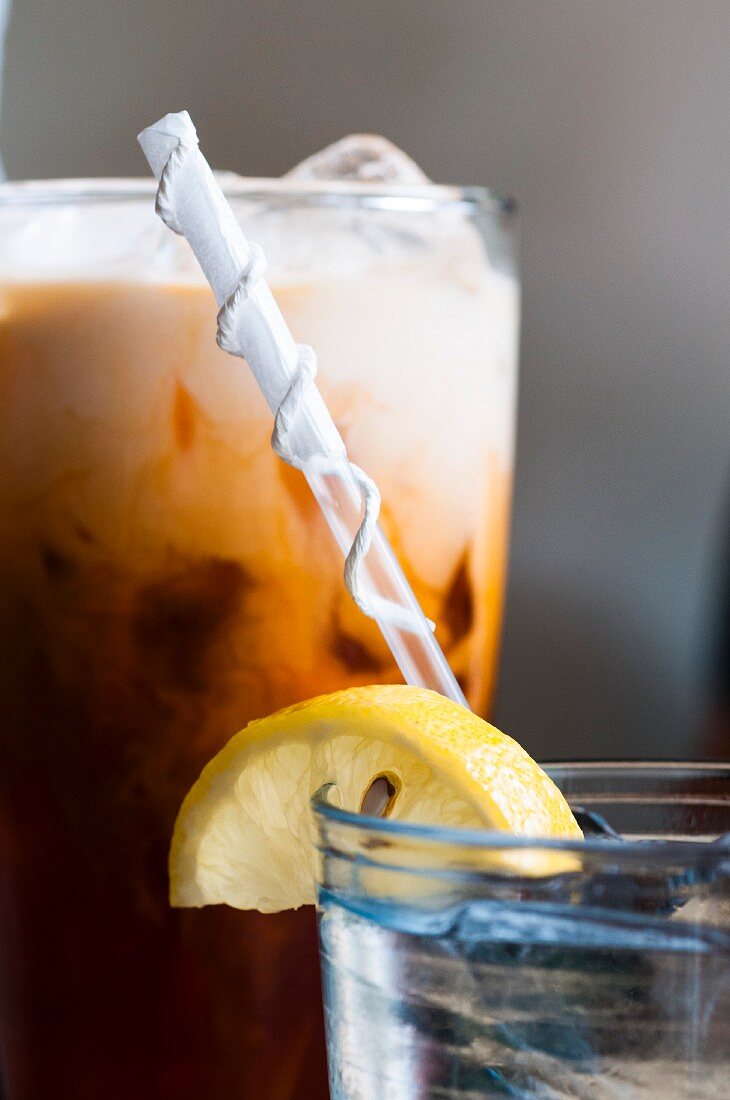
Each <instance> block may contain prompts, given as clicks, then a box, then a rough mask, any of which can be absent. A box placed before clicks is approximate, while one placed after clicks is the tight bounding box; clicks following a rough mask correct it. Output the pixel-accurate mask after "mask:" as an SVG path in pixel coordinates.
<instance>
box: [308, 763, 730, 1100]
mask: <svg viewBox="0 0 730 1100" xmlns="http://www.w3.org/2000/svg"><path fill="white" fill-rule="evenodd" d="M549 770H551V772H552V774H553V776H554V778H555V779H556V781H557V782H558V784H559V786H560V787H561V788H562V789H563V791H564V792H565V794H566V795H567V796H568V799H569V801H570V802H571V803H572V804H573V805H574V806H575V807H578V806H580V807H582V809H583V811H584V813H583V818H582V820H583V821H584V823H585V825H586V826H587V828H586V833H587V837H588V838H587V839H586V840H585V841H584V842H572V843H568V842H559V841H545V842H539V841H523V840H517V839H509V838H505V837H503V836H500V835H499V834H496V833H486V832H485V833H478V832H477V833H469V832H459V831H446V830H438V829H433V828H424V827H422V826H408V825H404V824H402V823H398V822H396V821H388V820H378V819H373V818H363V817H359V816H357V815H352V814H348V813H346V812H345V811H343V810H340V809H337V808H334V807H333V806H332V805H330V804H329V802H328V800H327V796H326V795H325V794H320V796H319V797H318V798H317V799H316V800H315V811H316V818H317V822H318V829H319V837H320V850H321V881H320V886H319V930H320V944H321V958H322V968H323V981H324V1003H325V1019H326V1028H327V1038H328V1051H329V1064H330V1083H331V1090H332V1097H333V1100H379V1098H382V1097H385V1096H388V1097H391V1096H392V1097H398V1100H421V1098H426V1097H428V1098H433V1100H436V1098H438V1100H447V1098H452V1097H453V1098H454V1100H456V1098H457V1097H460V1098H462V1097H463V1098H465V1097H474V1098H476V1097H485V1096H494V1097H507V1096H511V1097H519V1098H520V1100H567V1098H575V1097H577V1098H584V1100H609V1098H610V1100H648V1098H649V1097H657V1098H660V1100H668V1098H669V1097H671V1100H705V1098H707V1100H709V1098H713V1100H719V1098H721V1097H724V1096H727V1095H728V1090H729V1088H730V836H727V835H725V836H723V834H728V833H730V767H728V766H725V765H721V764H717V765H713V764H710V765H700V764H697V765H692V764H686V765H681V764H658V765H655V764H634V763H632V764H572V765H565V766H562V765H561V766H556V767H554V768H551V769H549ZM586 811H587V813H586ZM602 821H605V822H608V825H609V827H604V826H603V825H602ZM589 826H590V827H591V829H592V830H595V833H596V835H590V834H589V832H588V827H589ZM611 827H612V828H611ZM612 829H614V830H618V833H620V834H621V836H620V837H619V836H618V834H614V833H613V832H612ZM541 863H542V864H543V867H544V872H545V873H541V871H540V865H541ZM520 867H521V868H522V870H520Z"/></svg>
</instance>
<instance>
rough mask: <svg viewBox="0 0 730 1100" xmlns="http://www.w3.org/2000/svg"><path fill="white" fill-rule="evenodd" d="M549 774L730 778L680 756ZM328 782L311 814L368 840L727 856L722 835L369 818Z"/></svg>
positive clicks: (657, 857)
mask: <svg viewBox="0 0 730 1100" xmlns="http://www.w3.org/2000/svg"><path fill="white" fill-rule="evenodd" d="M541 767H543V768H544V769H545V771H547V772H548V774H550V773H551V772H557V771H561V770H562V771H568V770H570V771H572V772H574V773H576V774H580V773H581V772H582V773H584V774H587V773H589V772H591V771H593V772H605V773H610V772H611V771H614V772H616V771H618V772H623V773H630V772H632V771H639V772H645V773H647V774H650V773H652V772H653V773H657V774H660V775H661V774H664V775H666V776H669V775H670V774H671V773H672V772H678V771H679V772H683V773H687V774H688V775H690V774H694V775H701V774H703V773H705V774H707V775H708V776H711V777H718V776H726V777H727V778H728V780H730V763H726V762H724V761H682V760H595V761H591V760H581V761H551V762H548V763H544V764H542V765H541ZM332 786H333V784H324V785H323V786H322V787H320V788H319V790H318V791H316V792H315V794H314V795H313V796H312V798H311V807H312V810H313V811H314V815H315V818H319V819H321V820H322V821H324V822H328V823H331V824H336V825H341V826H345V828H346V829H348V830H352V831H353V832H354V831H356V830H359V831H360V832H366V833H369V834H372V838H373V840H374V841H375V842H376V843H377V841H378V840H382V841H383V842H385V841H386V840H388V841H391V842H393V841H397V840H404V841H420V842H422V843H424V844H427V845H429V846H430V847H431V848H433V849H434V850H438V849H441V848H443V849H447V848H450V849H452V850H453V849H454V848H461V849H467V850H472V851H474V850H477V849H484V850H490V851H493V850H495V849H502V850H512V851H515V850H516V851H527V850H532V851H552V852H573V853H579V854H583V855H596V856H600V857H601V859H604V860H605V858H606V857H607V856H608V855H609V854H610V855H611V857H612V858H615V859H624V858H626V859H630V860H634V859H637V858H638V859H641V860H642V861H644V862H652V863H653V862H657V863H661V862H665V861H666V860H667V859H668V858H671V859H673V860H674V859H677V858H681V859H682V860H686V861H690V862H696V861H700V860H701V861H705V860H707V859H708V858H710V859H712V860H717V859H718V858H719V859H726V858H728V857H730V835H728V836H727V837H725V834H721V836H722V838H723V839H720V838H716V839H713V840H686V839H680V840H673V839H662V840H651V841H650V842H648V841H646V840H621V841H618V840H613V839H610V838H605V837H604V838H588V839H583V840H564V839H559V838H554V837H539V836H537V837H523V836H512V835H511V834H505V833H503V832H499V831H497V830H493V829H492V830H490V829H465V828H458V827H456V826H441V825H420V824H414V823H411V822H405V821H394V820H392V819H390V818H382V817H372V816H370V815H368V814H358V813H353V812H352V811H350V810H344V809H341V808H340V807H338V806H334V805H332V803H331V802H329V801H328V800H327V793H328V791H329V790H331V788H332ZM616 801H624V802H627V801H638V799H636V798H635V797H634V798H633V799H632V797H631V795H627V796H626V798H624V799H623V800H622V799H621V798H620V796H618V795H617V796H616ZM721 802H722V803H723V804H727V806H728V812H729V813H730V799H722V800H721Z"/></svg>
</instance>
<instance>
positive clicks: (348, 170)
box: [285, 134, 429, 185]
mask: <svg viewBox="0 0 730 1100" xmlns="http://www.w3.org/2000/svg"><path fill="white" fill-rule="evenodd" d="M285 179H295V180H303V181H307V180H309V181H312V180H354V181H357V182H358V183H391V184H392V183H400V184H404V185H412V184H418V183H428V182H429V180H428V176H426V174H425V173H424V172H422V171H421V169H420V168H419V167H418V165H417V164H416V162H415V161H413V160H411V158H410V157H409V156H407V154H406V153H404V152H403V151H402V149H399V148H398V146H397V145H394V144H393V142H392V141H388V139H387V138H384V137H380V135H379V134H348V136H347V137H343V138H340V140H339V141H335V142H334V143H333V144H332V145H328V146H327V147H326V149H322V150H320V152H319V153H314V154H313V155H312V156H311V157H307V159H306V160H303V161H301V162H300V163H299V164H297V166H296V167H295V168H292V170H291V171H290V172H287V174H286V176H285Z"/></svg>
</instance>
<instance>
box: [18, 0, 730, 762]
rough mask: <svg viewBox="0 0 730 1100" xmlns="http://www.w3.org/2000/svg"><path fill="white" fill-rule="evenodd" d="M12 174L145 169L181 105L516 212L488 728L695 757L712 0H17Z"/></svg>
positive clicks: (226, 158) (718, 223)
mask: <svg viewBox="0 0 730 1100" xmlns="http://www.w3.org/2000/svg"><path fill="white" fill-rule="evenodd" d="M14 8H15V10H14V16H13V19H12V22H11V27H10V35H9V45H8V49H9V54H8V58H7V68H6V78H5V104H4V118H3V123H2V132H1V134H0V145H1V147H2V152H3V156H4V158H5V161H6V164H7V168H8V172H9V175H10V176H11V177H23V176H54V175H69V176H79V175H91V174H143V171H144V167H145V166H144V164H143V163H142V160H141V155H140V154H139V152H138V151H137V147H136V144H135V140H134V136H135V134H136V133H137V131H138V130H139V129H141V127H142V126H143V125H145V124H147V123H149V122H150V121H152V120H153V119H155V118H156V117H158V116H159V115H160V114H161V113H163V112H165V111H168V110H175V109H179V108H180V107H182V106H186V107H188V108H189V109H190V111H191V112H192V114H193V115H194V117H195V119H196V122H197V123H198V126H199V129H200V131H201V133H202V134H203V135H204V145H205V149H206V152H207V154H208V156H209V157H210V159H211V160H212V161H213V162H214V163H215V164H217V165H218V166H219V167H230V168H234V169H236V170H239V171H241V172H244V173H247V174H266V175H273V174H278V173H280V172H281V171H283V170H284V169H286V168H287V167H288V166H289V165H291V164H292V163H293V162H295V161H296V160H298V159H300V158H301V157H303V156H305V155H306V154H308V153H310V152H312V151H313V150H314V149H316V148H318V147H320V146H322V145H324V144H326V143H327V142H329V141H332V140H334V139H335V138H337V137H339V136H341V135H342V134H344V133H347V132H349V131H353V130H376V131H380V132H382V133H384V134H386V135H387V136H388V137H390V138H392V139H393V140H394V141H395V142H397V143H398V144H400V145H402V146H403V147H404V148H405V149H406V150H407V151H408V152H409V153H410V154H411V155H412V156H413V157H414V158H415V159H416V160H418V161H419V162H420V163H421V164H422V165H423V167H424V168H425V169H426V171H427V172H428V173H429V175H431V176H432V177H433V178H434V179H436V180H439V181H454V182H461V183H486V184H488V185H490V186H492V187H496V188H499V189H501V190H505V191H507V192H509V193H511V194H514V195H516V196H517V198H518V200H519V202H520V205H521V210H522V236H523V248H522V253H523V277H524V343H523V356H522V365H523V366H522V390H521V400H520V434H519V448H518V449H519V462H518V469H517V483H516V502H515V509H516V510H515V523H514V544H513V552H512V572H511V583H510V593H509V606H508V616H507V631H506V639H505V651H504V661H503V672H502V689H501V697H500V702H499V714H498V718H499V720H500V722H501V723H502V724H503V726H504V727H505V728H506V729H507V730H509V731H510V732H511V733H513V734H514V735H515V736H516V737H518V738H519V739H520V740H522V741H523V742H524V743H525V744H526V745H527V746H528V747H529V748H531V749H532V750H533V751H534V752H536V753H538V754H540V755H543V756H544V755H568V754H577V755H582V756H596V755H601V754H609V755H610V754H615V755H621V754H631V755H639V754H642V753H648V754H651V755H657V756H661V755H670V754H673V753H680V752H688V753H689V752H693V751H696V747H697V745H698V740H697V738H698V733H697V731H698V727H699V723H700V719H701V716H702V713H703V708H704V705H705V702H706V696H707V661H708V646H709V644H710V641H711V633H712V626H713V622H712V618H713V612H714V600H713V592H714V589H713V585H714V580H715V576H716V574H717V573H718V571H719V562H720V557H719V555H720V545H719V538H720V532H721V528H722V526H723V519H724V508H725V497H726V494H727V493H728V491H729V490H730V462H729V459H730V436H729V432H728V425H729V422H730V416H729V413H730V367H729V365H728V361H729V359H730V309H729V308H728V307H729V305H730V178H729V177H730V127H729V126H728V118H729V117H730V65H729V64H728V58H729V57H730V3H728V2H727V0H716V2H710V0H692V3H687V2H686V0H520V2H519V3H514V2H513V3H507V2H505V0H458V2H454V0H399V2H398V3H393V2H392V0H368V2H367V3H365V4H355V3H348V2H347V0H266V2H264V0H261V2H259V3H251V2H247V0H205V3H198V4H193V3H190V2H189V0H186V2H183V0H177V2H176V0H144V2H142V0H124V2H121V3H120V2H119V0H94V3H91V4H90V3H88V0H64V2H63V3H59V0H15V5H14Z"/></svg>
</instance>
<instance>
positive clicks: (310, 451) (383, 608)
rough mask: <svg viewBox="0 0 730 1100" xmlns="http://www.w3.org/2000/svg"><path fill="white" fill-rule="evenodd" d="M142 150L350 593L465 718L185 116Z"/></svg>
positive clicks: (368, 490)
mask: <svg viewBox="0 0 730 1100" xmlns="http://www.w3.org/2000/svg"><path fill="white" fill-rule="evenodd" d="M139 143H140V145H141V146H142V149H143V151H144V154H145V156H146V157H147V160H148V161H149V164H150V167H151V169H152V171H153V172H154V174H155V177H156V178H157V180H158V181H159V187H158V193H157V211H158V213H159V214H160V216H161V217H162V219H163V220H164V221H165V223H166V224H167V225H169V226H170V228H171V229H174V230H175V232H176V233H180V234H182V235H183V236H185V237H186V238H187V240H188V241H189V243H190V246H191V248H192V250H193V252H194V253H195V256H196V257H197V259H198V262H199V263H200V266H201V268H202V270H203V273H204V275H205V277H206V278H207V280H208V282H209V283H210V285H211V288H212V290H213V294H214V296H215V300H216V302H217V303H218V306H219V308H220V313H219V330H218V342H219V343H220V345H221V346H222V347H223V348H224V349H225V350H226V351H229V352H231V354H234V355H239V356H241V357H242V358H245V359H246V361H247V362H248V364H249V367H250V368H251V370H252V372H253V374H254V376H255V378H256V380H257V382H258V384H259V387H260V388H261V391H262V393H263V395H264V397H265V399H266V401H267V403H268V405H269V408H270V409H271V411H272V413H273V414H274V416H275V428H274V434H273V436H272V444H273V445H274V447H275V449H276V450H277V453H279V454H280V455H281V456H282V457H283V458H284V459H285V460H286V461H288V462H290V463H291V464H292V465H294V466H297V467H298V468H299V469H301V470H302V472H303V473H304V475H305V477H306V479H307V481H308V482H309V485H310V487H311V489H312V492H313V493H314V495H315V497H316V499H317V501H318V503H319V505H320V507H321V509H322V511H323V513H324V516H325V518H326V520H327V523H328V524H329V527H330V529H331V531H332V533H333V535H334V537H335V539H336V541H337V544H338V545H339V547H340V549H341V551H342V552H343V554H344V555H345V557H346V566H345V582H346V584H347V586H348V589H349V591H350V592H351V594H352V595H353V598H354V599H355V600H356V602H357V603H358V605H359V606H360V607H361V608H362V610H363V611H364V612H365V614H368V615H370V616H371V617H372V618H374V619H375V620H376V622H377V623H378V626H379V627H380V630H381V631H382V633H383V636H384V638H385V640H386V642H387V644H388V646H389V648H390V650H391V652H392V654H393V656H394V658H395V660H396V662H397V664H398V667H399V668H400V670H401V672H402V674H403V677H404V679H405V680H406V682H407V683H409V684H417V685H419V686H421V687H428V688H433V689H434V690H435V691H438V692H440V693H441V694H442V695H446V696H448V697H449V698H451V699H454V700H456V701H457V702H459V703H461V704H463V705H464V706H467V702H466V699H465V698H464V694H463V692H462V691H461V688H460V687H459V685H458V683H457V681H456V678H455V676H454V674H453V672H452V671H451V669H450V668H449V665H448V662H447V661H446V658H445V657H444V654H443V651H442V650H441V648H440V646H439V644H438V642H437V641H436V638H435V637H434V635H433V632H432V629H431V627H432V624H430V623H429V622H428V620H427V619H426V618H425V616H424V614H423V612H422V610H421V608H420V606H419V604H418V601H417V600H416V597H415V595H414V594H413V591H412V589H411V587H410V585H409V584H408V581H407V580H406V578H405V576H404V574H403V571H402V570H401V568H400V566H399V565H398V562H397V561H396V558H395V556H394V554H393V552H392V550H391V548H390V546H389V545H388V542H387V540H386V538H385V536H384V535H383V532H382V530H381V529H380V527H379V526H378V524H377V522H376V520H377V512H378V508H379V505H380V494H379V493H378V490H377V487H376V486H375V485H374V483H373V482H372V481H371V480H370V478H368V477H367V475H366V474H365V473H364V472H363V471H362V470H360V469H359V467H357V466H354V465H353V464H352V463H350V461H349V459H348V457H347V452H346V449H345V445H344V442H343V440H342V437H341V436H340V433H339V432H338V430H337V428H336V426H335V424H334V422H333V420H332V417H331V416H330V414H329V411H328V409H327V407H326V405H325V403H324V401H323V399H322V396H321V394H320V392H319V390H318V389H317V387H316V385H315V383H314V374H315V371H316V358H315V356H314V352H313V351H312V349H311V348H304V347H301V346H298V345H297V344H296V343H295V342H294V339H293V337H292V335H291V333H290V332H289V329H288V327H287V324H286V321H285V320H284V318H283V316H282V314H281V312H280V310H279V307H278V306H277V304H276V301H275V300H274V297H273V295H272V293H271V291H270V289H269V287H268V285H267V283H266V281H265V279H264V278H263V277H262V274H263V268H264V263H265V261H264V257H263V254H262V253H261V250H260V249H259V248H257V246H255V245H252V244H250V243H249V242H248V241H247V240H246V237H245V236H244V233H243V230H242V229H241V227H240V225H239V223H238V221H237V220H236V218H235V216H234V214H233V211H232V209H231V207H230V205H229V203H228V201H227V200H226V198H225V196H224V194H223V192H222V190H221V188H220V186H219V184H218V182H217V181H216V179H215V177H214V176H213V173H212V171H211V169H210V166H209V165H208V162H207V161H206V160H205V158H204V157H203V155H202V153H201V152H200V149H199V148H198V138H197V134H196V132H195V127H194V126H193V124H192V121H191V119H190V116H189V115H188V113H187V111H182V112H180V113H178V114H169V115H165V117H164V118H162V119H160V121H159V122H157V123H155V124H154V125H153V126H150V127H148V128H147V129H146V130H144V131H143V132H142V133H141V134H140V135H139ZM363 510H364V516H363Z"/></svg>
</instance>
